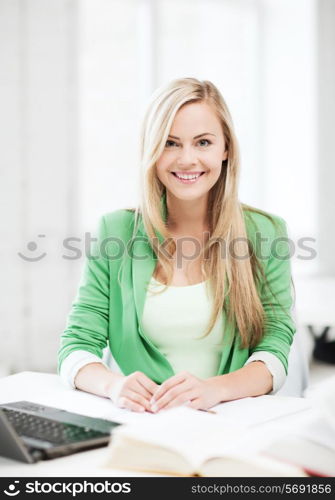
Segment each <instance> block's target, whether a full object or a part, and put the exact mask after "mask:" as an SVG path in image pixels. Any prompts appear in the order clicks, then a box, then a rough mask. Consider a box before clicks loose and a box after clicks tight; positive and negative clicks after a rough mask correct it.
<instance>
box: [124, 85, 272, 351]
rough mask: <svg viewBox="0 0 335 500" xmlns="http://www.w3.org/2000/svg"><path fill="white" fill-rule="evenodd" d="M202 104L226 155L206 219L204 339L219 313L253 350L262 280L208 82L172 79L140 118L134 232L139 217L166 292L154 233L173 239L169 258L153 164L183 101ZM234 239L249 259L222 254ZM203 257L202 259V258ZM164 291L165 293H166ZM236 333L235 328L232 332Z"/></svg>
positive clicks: (232, 149) (224, 111) (232, 140)
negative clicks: (209, 301) (208, 298)
mask: <svg viewBox="0 0 335 500" xmlns="http://www.w3.org/2000/svg"><path fill="white" fill-rule="evenodd" d="M192 102H206V103H207V104H209V105H211V107H212V109H213V111H214V112H215V113H216V115H217V117H218V119H219V120H220V122H221V125H222V130H223V134H224V139H225V143H226V149H227V151H228V157H227V160H226V161H225V162H223V164H222V169H221V174H220V178H219V179H218V181H217V182H216V183H215V185H214V186H213V188H212V189H211V191H210V193H209V198H208V217H209V228H210V237H209V239H208V241H206V242H205V244H204V246H203V248H202V254H201V270H202V274H203V276H205V277H208V278H210V279H209V280H208V282H207V284H208V286H209V287H210V288H211V291H212V293H213V297H214V303H213V311H212V315H211V318H210V321H209V324H208V328H207V330H206V332H205V335H204V336H206V335H208V334H209V332H210V331H211V329H212V328H213V327H214V325H215V323H216V321H217V319H218V318H219V315H220V314H222V312H223V310H225V311H226V312H227V313H228V316H227V319H228V321H229V322H231V324H233V325H234V327H235V326H237V328H238V330H239V333H240V336H241V346H242V347H249V346H255V345H257V343H258V342H259V341H260V340H261V338H262V336H263V330H264V310H263V306H262V303H261V301H260V298H259V294H258V291H257V285H256V282H257V279H258V278H259V274H258V272H260V273H261V274H262V275H263V277H264V273H263V272H262V269H261V266H260V265H259V264H258V262H257V259H256V257H255V255H254V254H253V251H252V247H251V243H250V241H249V240H248V238H247V231H246V226H245V221H244V215H243V208H245V206H244V205H242V204H241V203H240V202H239V200H238V178H239V170H240V159H239V147H238V142H237V139H236V136H235V132H234V127H233V122H232V118H231V115H230V112H229V110H228V107H227V104H226V102H225V101H224V99H223V97H222V95H221V94H220V92H219V90H218V89H217V88H216V87H215V85H213V83H211V82H210V81H207V80H205V81H199V80H197V79H195V78H182V79H177V80H173V81H171V82H170V83H169V84H168V85H167V86H164V87H163V88H159V89H157V90H156V92H154V94H153V95H152V98H151V101H150V103H149V106H148V109H147V112H146V114H145V116H144V120H143V125H142V131H141V142H140V155H141V182H140V184H141V186H140V187H141V194H140V206H139V207H138V208H137V209H136V214H135V226H134V234H135V233H136V231H137V226H138V223H139V220H140V218H142V223H143V225H144V228H145V232H146V234H147V236H148V239H149V242H150V245H151V248H152V249H153V251H154V252H155V254H156V256H157V259H158V262H159V264H160V266H161V267H162V269H163V270H164V274H165V276H166V287H165V288H164V290H166V288H167V287H168V286H169V285H170V284H171V281H172V278H173V262H172V259H171V258H169V257H167V256H166V255H164V254H163V253H162V252H160V248H159V247H160V243H159V241H157V231H158V232H159V233H160V235H162V237H163V240H164V241H165V240H166V239H168V238H170V239H171V241H170V242H169V244H168V245H167V246H165V252H168V253H169V254H170V256H172V255H173V254H174V252H175V250H176V244H175V242H174V241H173V238H172V235H171V234H170V233H169V231H168V228H167V225H166V223H165V221H164V220H163V217H162V211H161V200H162V196H164V194H165V186H164V185H163V184H162V183H161V182H160V180H159V179H158V176H157V173H156V161H157V160H158V159H159V157H160V156H161V154H162V152H163V150H164V147H165V143H166V140H167V138H168V134H169V132H170V129H171V126H172V123H173V120H174V118H175V115H176V113H177V111H178V110H179V109H180V108H181V107H182V106H184V105H186V104H187V103H192ZM222 240H224V241H225V245H226V248H230V242H232V241H234V242H236V241H238V247H239V252H241V253H242V254H243V255H247V256H248V258H243V259H236V258H232V256H231V255H230V252H226V255H225V258H222V255H221V250H222V249H221V246H220V244H218V243H219V242H222ZM203 256H206V259H202V257H203ZM164 290H163V291H164ZM233 331H234V329H233Z"/></svg>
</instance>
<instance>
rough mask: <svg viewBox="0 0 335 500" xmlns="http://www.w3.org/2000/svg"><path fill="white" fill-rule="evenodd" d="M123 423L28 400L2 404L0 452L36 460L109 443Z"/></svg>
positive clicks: (31, 461) (13, 457)
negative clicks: (114, 431) (113, 433)
mask: <svg viewBox="0 0 335 500" xmlns="http://www.w3.org/2000/svg"><path fill="white" fill-rule="evenodd" d="M118 425H121V424H120V423H119V422H112V421H109V420H103V419H100V418H92V417H86V416H85V415H80V414H79V413H71V412H68V411H65V410H61V409H59V408H53V407H51V406H43V405H39V404H36V403H31V402H29V401H15V402H13V403H7V404H0V455H2V456H4V457H8V458H12V459H14V460H20V461H22V462H27V463H34V462H38V461H39V460H48V459H52V458H56V457H62V456H65V455H71V454H73V453H77V452H79V451H83V450H89V449H92V448H98V447H100V446H106V445H107V444H108V442H109V439H110V435H111V430H112V429H113V428H114V427H116V426H118Z"/></svg>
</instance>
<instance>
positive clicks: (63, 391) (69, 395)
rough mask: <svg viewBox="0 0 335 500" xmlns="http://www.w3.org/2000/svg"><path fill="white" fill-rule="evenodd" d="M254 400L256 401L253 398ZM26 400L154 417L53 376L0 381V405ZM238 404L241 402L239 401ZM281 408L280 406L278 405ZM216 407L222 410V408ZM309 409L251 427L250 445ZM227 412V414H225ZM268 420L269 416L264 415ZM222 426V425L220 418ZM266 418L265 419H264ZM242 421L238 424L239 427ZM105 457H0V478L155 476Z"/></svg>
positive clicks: (94, 453) (95, 413)
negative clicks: (109, 464)
mask: <svg viewBox="0 0 335 500" xmlns="http://www.w3.org/2000/svg"><path fill="white" fill-rule="evenodd" d="M265 397H266V398H270V399H271V401H273V404H274V405H275V406H278V399H277V398H276V396H265ZM253 399H258V398H253ZM19 400H26V401H32V402H35V403H40V404H45V405H48V406H55V407H58V408H62V409H64V410H68V411H74V412H77V413H82V414H86V415H88V416H92V417H100V418H110V420H116V421H119V422H123V423H126V422H131V421H134V419H141V418H143V419H148V418H153V419H154V418H155V415H154V414H149V413H145V414H139V413H135V412H130V411H128V410H122V409H120V408H117V407H116V406H115V405H113V403H112V402H111V401H110V400H109V399H106V398H101V397H98V396H94V395H92V394H88V393H85V392H82V391H74V390H72V389H70V388H67V387H66V386H64V384H63V383H62V381H61V379H60V377H58V376H57V375H55V374H45V373H35V372H22V373H18V374H16V375H11V376H9V377H4V378H2V379H0V403H7V402H10V401H19ZM280 400H281V402H282V404H283V407H284V406H285V402H287V403H289V402H290V403H291V404H292V402H293V403H294V402H296V404H297V409H298V410H299V406H301V408H307V407H309V405H310V403H309V402H308V401H306V400H304V399H302V398H283V397H282V398H280ZM239 401H240V402H241V403H242V401H243V400H239ZM238 403H239V402H238V401H235V402H234V401H232V402H229V403H223V405H225V408H227V413H228V418H232V416H233V413H232V412H233V410H234V408H233V405H236V404H238ZM280 406H281V405H280ZM218 407H220V408H222V405H219V406H218ZM311 411H312V410H311V409H306V410H304V411H298V412H297V413H294V414H291V415H287V416H282V417H280V418H276V419H274V420H268V421H267V422H265V423H263V424H262V425H261V426H258V428H257V426H253V427H252V432H250V435H249V437H250V439H251V442H252V443H253V442H254V443H255V447H256V446H257V445H258V444H259V443H260V442H261V440H262V439H263V440H264V439H266V436H267V435H270V434H271V433H273V429H274V428H275V427H276V425H278V422H279V421H280V423H283V422H284V424H285V423H287V424H289V425H290V426H292V425H299V422H300V421H301V418H305V416H306V413H309V412H311ZM229 413H230V414H229ZM239 413H241V418H244V419H246V418H248V419H249V418H252V416H251V415H250V414H249V415H244V414H243V413H245V412H239ZM268 417H269V415H268ZM222 418H223V423H224V422H225V420H224V416H222ZM265 419H266V416H265ZM242 423H243V422H242V421H241V424H242ZM106 456H107V448H106V447H104V448H99V449H95V450H91V451H85V452H81V453H76V454H73V455H69V456H67V457H62V458H57V459H54V460H49V461H41V462H38V463H36V464H24V463H21V462H16V461H14V460H10V459H6V458H3V457H0V476H2V477H13V476H17V477H20V476H21V477H37V476H43V477H45V476H60V477H66V476H68V477H69V476H78V477H79V476H81V477H90V476H92V477H93V476H100V477H101V476H102V477H104V476H105V477H108V476H120V477H121V476H128V477H131V476H151V477H153V476H157V474H149V473H148V474H143V473H136V472H132V471H131V472H130V471H122V470H119V469H117V470H116V469H114V470H113V469H110V468H105V467H104V462H105V460H106Z"/></svg>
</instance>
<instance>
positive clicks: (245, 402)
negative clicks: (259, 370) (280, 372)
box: [211, 395, 312, 427]
mask: <svg viewBox="0 0 335 500" xmlns="http://www.w3.org/2000/svg"><path fill="white" fill-rule="evenodd" d="M311 404H312V403H311V402H310V401H309V400H307V399H304V398H293V397H280V396H270V395H265V396H257V397H247V398H242V399H236V400H234V401H227V402H225V403H220V404H219V405H216V406H213V407H212V408H211V410H212V411H215V412H216V413H217V414H218V415H220V416H221V417H222V418H227V419H229V420H234V422H236V423H237V424H240V425H244V426H246V427H251V426H256V425H260V424H263V423H264V422H268V421H270V420H275V419H277V418H280V417H283V416H285V415H290V414H293V413H298V412H302V411H306V410H308V409H310V408H311Z"/></svg>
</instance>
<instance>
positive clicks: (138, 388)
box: [108, 371, 159, 412]
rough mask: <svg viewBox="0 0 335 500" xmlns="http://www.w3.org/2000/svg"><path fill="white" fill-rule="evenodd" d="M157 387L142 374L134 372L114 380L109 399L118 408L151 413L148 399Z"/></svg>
mask: <svg viewBox="0 0 335 500" xmlns="http://www.w3.org/2000/svg"><path fill="white" fill-rule="evenodd" d="M158 387H159V385H157V384H156V383H155V382H153V381H152V380H151V379H150V378H148V377H147V376H146V375H144V373H142V372H139V371H136V372H134V373H131V374H130V375H127V376H124V375H120V376H119V377H118V378H117V379H114V381H113V383H112V385H111V387H110V389H109V391H108V395H109V398H110V399H111V400H112V401H113V403H114V404H116V405H117V406H119V407H120V408H127V409H128V410H132V411H138V412H143V411H145V410H147V411H149V412H151V411H152V410H151V406H150V403H149V401H150V399H151V397H152V395H153V394H154V393H155V391H156V390H157V389H158Z"/></svg>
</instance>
